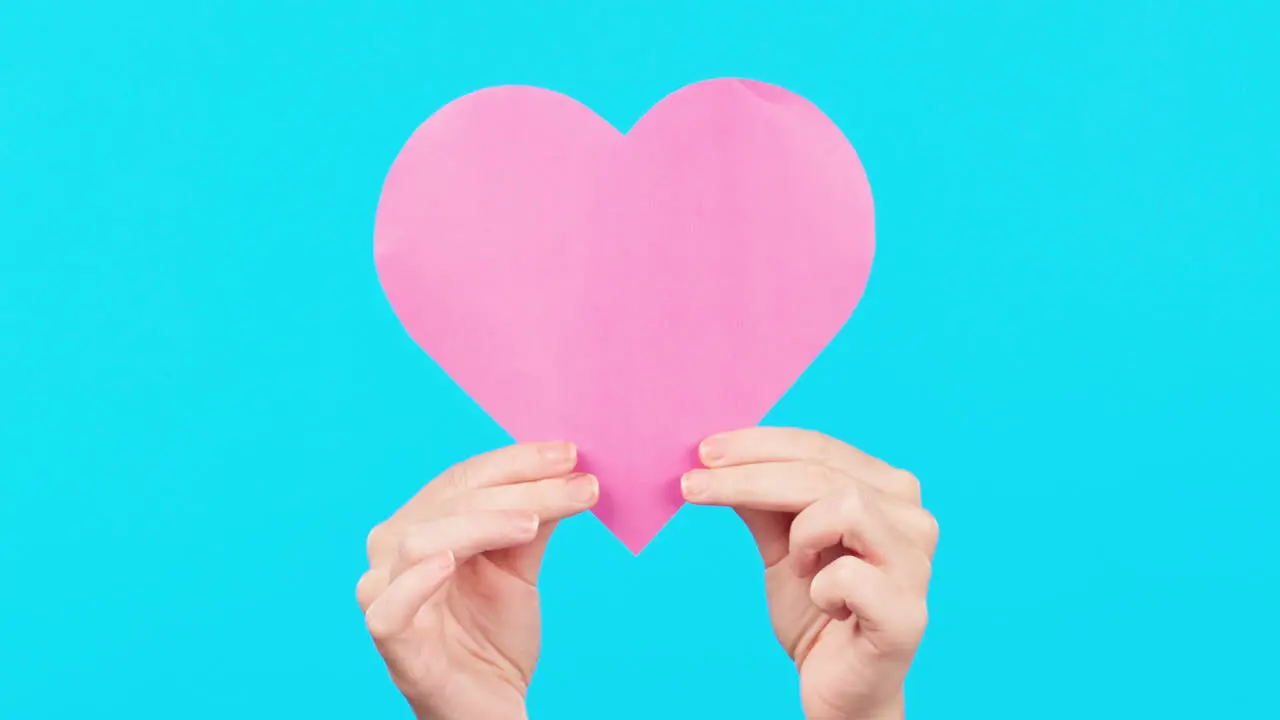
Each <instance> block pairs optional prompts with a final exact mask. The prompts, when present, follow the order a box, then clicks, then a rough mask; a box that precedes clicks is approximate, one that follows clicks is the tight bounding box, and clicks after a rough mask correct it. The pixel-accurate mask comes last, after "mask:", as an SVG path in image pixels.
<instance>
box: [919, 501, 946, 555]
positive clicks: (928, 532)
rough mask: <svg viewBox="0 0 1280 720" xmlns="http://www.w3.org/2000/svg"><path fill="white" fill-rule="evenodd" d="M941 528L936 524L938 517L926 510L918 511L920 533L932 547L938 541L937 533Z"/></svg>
mask: <svg viewBox="0 0 1280 720" xmlns="http://www.w3.org/2000/svg"><path fill="white" fill-rule="evenodd" d="M939 533H941V528H940V527H939V526H938V518H936V517H934V516H933V513H931V512H929V511H928V510H921V511H920V534H921V536H922V537H923V538H924V540H926V541H927V542H928V543H929V546H930V547H932V546H934V545H936V544H937V543H938V535H939Z"/></svg>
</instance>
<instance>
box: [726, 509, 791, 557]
mask: <svg viewBox="0 0 1280 720" xmlns="http://www.w3.org/2000/svg"><path fill="white" fill-rule="evenodd" d="M736 512H737V513H738V517H740V518H742V522H743V524H745V525H746V526H747V530H749V531H751V537H753V538H755V541H756V547H757V548H759V549H760V559H761V560H763V561H764V566H765V567H766V568H770V567H773V566H774V565H777V564H778V563H779V562H781V561H782V559H783V558H785V557H786V556H787V553H788V552H789V548H790V545H791V540H790V536H791V521H792V520H793V519H795V516H794V515H792V514H790V513H780V512H773V511H769V510H745V509H737V510H736Z"/></svg>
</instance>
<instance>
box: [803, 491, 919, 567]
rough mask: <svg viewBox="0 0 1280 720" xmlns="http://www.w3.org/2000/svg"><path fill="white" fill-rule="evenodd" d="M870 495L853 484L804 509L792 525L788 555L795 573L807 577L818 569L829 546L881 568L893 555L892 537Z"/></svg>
mask: <svg viewBox="0 0 1280 720" xmlns="http://www.w3.org/2000/svg"><path fill="white" fill-rule="evenodd" d="M874 503H875V499H874V496H872V494H871V493H865V492H863V491H862V489H861V488H859V487H858V486H857V485H856V484H855V485H850V486H849V487H847V488H845V489H844V490H843V491H841V492H836V493H832V494H830V495H827V496H825V497H823V498H822V499H820V500H818V501H817V502H815V503H813V504H812V505H810V506H809V507H807V508H805V509H804V510H803V511H802V512H801V513H800V514H799V515H797V516H796V519H795V521H794V522H793V523H791V539H790V544H789V550H790V555H791V556H792V558H793V562H794V563H795V568H796V572H797V573H798V574H799V575H800V576H801V577H808V576H809V575H812V574H813V573H815V572H817V570H818V567H817V566H818V558H819V556H820V555H822V553H823V552H824V551H825V550H828V549H830V548H832V547H838V548H842V549H844V550H847V551H849V552H852V553H855V554H857V555H858V556H859V557H861V558H863V559H864V560H866V561H867V562H869V563H871V564H872V565H875V566H881V565H883V564H884V563H885V560H886V558H887V557H888V556H889V555H890V554H891V553H892V552H893V548H892V547H891V546H892V544H893V540H894V539H896V538H892V536H891V535H890V534H889V532H888V531H887V528H886V527H885V523H884V519H883V517H882V516H881V514H880V512H879V509H878V508H876V507H875V506H874Z"/></svg>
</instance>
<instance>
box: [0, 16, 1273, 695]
mask: <svg viewBox="0 0 1280 720" xmlns="http://www.w3.org/2000/svg"><path fill="white" fill-rule="evenodd" d="M1272 5H1273V4H1272V3H1265V2H1262V1H1261V0H1259V1H1258V2H1256V3H1253V4H1251V5H1250V4H1246V3H1244V2H1228V1H1226V0H1221V1H1219V2H1207V1H1205V2H1176V3H1175V2H1158V1H1156V0H1148V1H1145V2H1140V1H1138V0H1105V1H1104V0H1076V1H1075V2H1069V3H1068V2H1030V1H1026V2H1017V1H1014V0H1007V1H1004V2H996V1H994V0H983V1H979V0H971V1H969V2H947V1H944V0H934V1H932V2H925V1H923V0H898V1H896V2H884V1H880V2H870V1H859V2H852V1H850V0H841V1H832V2H804V1H802V0H795V1H794V2H772V3H760V2H731V1H730V0H719V1H714V2H713V1H705V2H694V1H692V0H650V1H649V2H627V3H618V2H578V3H572V2H567V1H565V0H544V1H542V2H529V1H528V0H523V1H520V2H497V1H487V2H486V1H481V0H476V1H474V2H467V1H455V2H427V1H425V0H418V1H416V2H348V3H329V4H325V3H317V2H301V1H300V0H289V1H284V0H277V1H273V2H262V1H259V2H249V1H248V0H240V1H231V0H225V1H223V2H214V1H206V2H196V1H194V0H189V1H185V2H175V1H173V0H169V1H166V2H160V1H154V2H143V1H141V0H117V1H116V2H85V1H80V2H59V3H53V2H37V1H36V0H5V1H4V2H2V3H0V572H2V575H0V578H2V579H0V718H4V719H5V720H9V719H13V720H28V719H32V720H34V719H43V718H49V719H57V720H62V719H67V720H70V719H73V718H74V719H77V720H79V719H82V718H107V717H110V718H115V717H120V718H131V719H134V720H159V719H160V718H174V717H180V718H186V719H188V720H199V719H202V718H229V717H230V718H242V719H244V720H250V719H256V718H264V719H266V718H271V719H278V718H307V719H309V720H323V719H327V718H334V719H339V718H340V719H344V720H346V719H351V718H359V719H360V720H374V719H380V718H404V717H407V711H406V710H405V708H404V707H403V705H402V702H401V700H400V699H399V697H398V696H397V694H396V693H395V691H394V689H393V688H392V686H391V685H390V683H389V681H388V680H387V679H386V677H385V673H384V670H383V669H382V667H381V665H380V663H379V661H378V658H377V656H376V655H375V654H374V651H373V649H372V647H371V645H370V643H369V642H368V641H367V639H366V637H365V635H364V632H363V628H362V625H361V618H360V615H359V612H358V610H357V608H356V605H355V601H354V594H353V588H354V584H355V581H356V578H357V577H358V576H359V574H360V573H361V571H362V569H363V567H362V564H363V563H364V557H363V552H364V548H363V543H364V536H365V533H366V532H367V530H368V529H369V528H370V527H371V526H372V525H373V524H374V523H376V522H377V521H379V520H380V519H382V518H383V517H384V516H385V515H386V514H388V513H389V512H391V511H392V510H393V509H394V508H395V507H396V506H397V505H398V504H399V503H400V502H401V501H402V500H404V499H405V498H407V497H408V496H409V495H410V494H411V493H412V492H414V490H415V489H417V488H418V487H419V486H420V485H421V484H422V483H424V482H425V481H426V480H428V479H429V478H431V477H432V476H433V475H434V474H435V473H437V472H439V471H440V470H442V469H443V468H445V467H446V466H447V465H449V464H451V463H453V462H455V461H457V460H460V459H462V458H464V457H466V456H468V455H470V454H472V453H475V452H477V451H480V450H484V449H488V448H492V447H495V446H498V445H500V444H503V443H504V442H506V438H505V437H504V436H503V434H502V432H501V431H500V430H499V429H498V428H497V427H496V426H495V425H494V424H493V423H492V422H491V421H490V420H489V419H487V418H486V416H485V415H484V414H483V413H482V412H481V411H480V410H479V409H478V408H477V407H476V406H475V405H474V404H472V403H471V402H470V401H469V400H468V399H467V398H466V397H465V396H464V395H463V394H461V393H460V392H459V391H458V390H457V389H456V388H455V387H454V386H453V385H452V384H451V383H450V382H449V381H448V380H447V379H446V378H445V377H444V376H443V375H442V373H441V372H440V371H439V370H438V368H436V367H435V366H434V365H433V364H432V363H431V362H430V361H429V359H428V358H427V357H426V356H425V355H424V354H423V353H422V352H421V351H420V350H419V349H418V348H417V347H416V346H414V345H413V344H412V342H411V341H410V340H409V339H408V337H407V336H406V335H405V333H404V332H403V331H402V329H401V328H400V326H399V325H398V323H397V321H396V319H395V317H394V316H393V315H392V313H391V311H390V309H389V307H388V305H387V303H386V301H385V299H384V298H383V296H382V293H381V290H380V288H379V286H378V282H377V279H376V277H375V274H374V270H373V264H372V229H373V213H374V207H375V204H376V202H377V198H378V192H379V189H380V185H381V182H382V179H383V176H384V174H385V172H386V170H387V168H388V167H389V165H390V163H391V161H392V159H393V157H394V156H395V153H396V152H397V150H398V149H399V147H400V145H401V144H402V143H403V142H404V140H405V139H406V138H407V137H408V136H409V134H410V133H411V132H412V131H413V129H414V128H415V127H416V126H417V125H418V124H419V123H420V122H421V121H422V120H424V119H425V118H426V117H427V116H428V115H429V114H430V113H431V112H433V111H434V110H435V109H436V108H438V107H439V106H441V105H443V104H444V103H446V102H448V101H449V100H451V99H453V98H454V97H456V96H458V95H461V94H464V93H466V92H469V91H471V90H474V89H477V88H480V87H484V86H489V85H496V84H504V83H529V84H536V85H541V86H544V87H548V88H551V89H554V90H558V91H561V92H564V93H568V94H570V95H573V96H574V97H576V98H578V99H580V100H582V101H583V102H585V103H587V104H588V105H590V106H592V107H593V108H595V109H596V110H597V111H598V112H600V113H601V114H602V115H603V116H605V117H606V118H607V119H609V120H611V121H612V122H614V123H615V124H616V125H618V126H619V127H622V128H626V127H629V126H630V125H631V124H632V123H633V122H634V121H635V120H636V119H637V118H638V117H639V116H640V115H642V114H643V113H644V112H645V110H646V109H647V108H648V107H649V106H650V105H651V104H653V103H654V102H656V101H657V100H658V99H660V98H661V97H662V96H663V95H665V94H666V93H668V92H670V91H672V90H675V89H676V88H679V87H681V86H683V85H685V84H688V83H690V82H694V81H697V80H702V79H706V78H711V77H718V76H745V77H750V78H755V79H759V80H765V81H768V82H773V83H777V84H780V85H783V86H785V87H788V88H790V89H792V90H794V91H796V92H799V93H801V94H803V95H805V96H807V97H809V98H810V99H812V100H813V101H814V102H816V103H817V104H818V105H819V106H820V107H822V108H823V109H824V110H826V111H827V113H828V114H829V115H830V116H831V117H832V118H833V119H834V120H835V121H836V122H837V123H838V124H839V125H840V126H841V127H842V128H843V129H844V130H845V132H846V134H847V135H848V137H849V138H850V139H851V140H852V142H853V143H854V145H855V146H856V147H857V149H858V151H859V152H860V153H861V155H862V157H863V160H864V162H865V165H866V168H867V171H868V174H869V176H870V178H871V183H872V187H873V188H874V191H875V194H876V199H877V216H878V218H877V219H878V228H879V247H878V255H877V258H876V263H875V268H874V270H873V273H872V280H871V284H870V286H869V288H868V292H867V295H866V299H865V301H864V302H863V304H862V306H861V307H860V308H859V309H858V311H857V313H856V314H855V317H854V320H853V321H852V322H851V323H850V325H849V326H848V327H847V328H846V330H845V331H844V333H843V334H842V335H841V336H840V337H839V339H838V340H837V341H836V342H835V344H834V345H832V346H831V347H830V349H829V350H828V351H827V352H826V353H825V354H824V355H823V356H822V357H821V358H820V359H819V361H818V362H817V363H816V364H815V366H814V367H813V369H812V371H811V372H809V373H808V374H807V375H806V376H805V377H804V378H803V380H802V381H801V382H800V383H799V385H798V386H797V387H796V388H795V389H794V391H793V392H792V393H791V394H790V395H788V396H787V397H786V399H785V400H784V401H783V402H782V403H781V404H780V405H779V406H778V407H777V408H776V410H775V411H774V412H773V413H772V415H771V416H770V418H769V421H770V422H771V423H775V424H795V425H802V426H807V427H813V428H817V429H820V430H824V431H827V432H830V433H833V434H835V435H837V436H839V437H841V438H843V439H846V440H848V441H850V442H853V443H855V444H857V445H859V446H861V447H863V448H865V449H866V450H868V451H870V452H872V453H875V454H878V455H880V456H882V457H884V458H885V459H887V460H889V461H891V462H893V463H895V464H898V465H901V466H904V467H907V468H910V469H912V470H914V471H915V472H916V473H917V474H918V475H919V476H920V477H921V478H922V480H923V483H924V485H925V498H926V502H927V504H928V506H929V507H930V508H931V509H933V510H934V511H935V513H936V514H937V516H938V517H939V518H940V520H941V524H942V529H943V540H942V546H941V550H940V553H939V555H938V558H937V564H936V577H935V587H934V589H933V592H932V595H931V599H932V605H933V621H932V624H931V627H930V630H929V634H928V637H927V639H926V642H925V644H924V646H923V648H922V649H921V652H920V656H919V658H918V661H917V663H916V666H915V669H914V670H913V673H912V676H911V678H910V681H909V704H910V716H911V718H912V720H929V719H937V720H944V719H947V720H950V719H954V718H983V719H984V720H991V719H994V718H1010V719H1012V718H1019V719H1022V718H1064V719H1068V718H1069V719H1071V720H1079V719H1080V718H1135V717H1153V718H1154V717H1159V718H1207V717H1223V718H1227V717H1255V718H1256V717H1274V716H1276V713H1280V711H1278V710H1277V709H1276V705H1277V701H1276V699H1275V698H1276V686H1275V677H1276V675H1277V671H1278V670H1280V660H1277V649H1276V648H1277V643H1280V622H1278V621H1277V617H1276V616H1277V611H1280V564H1278V563H1277V562H1276V560H1275V553H1276V551H1277V550H1278V549H1280V533H1278V532H1277V523H1276V520H1275V513H1276V506H1277V503H1278V501H1280V472H1278V471H1277V464H1278V463H1280V409H1278V408H1280V381H1277V372H1278V369H1280V352H1278V346H1280V338H1278V336H1280V330H1278V329H1277V326H1278V325H1280V291H1278V289H1277V285H1278V284H1280V281H1278V273H1280V232H1278V230H1280V223H1278V222H1277V219H1276V218H1277V214H1276V208H1277V204H1278V202H1280V193H1278V192H1277V189H1278V188H1280V182H1278V181H1277V178H1276V176H1275V173H1276V168H1277V161H1278V160H1280V152H1278V150H1277V147H1278V146H1277V142H1276V139H1275V138H1276V128H1277V127H1280V107H1278V105H1280V101H1278V100H1277V97H1278V93H1277V90H1276V87H1277V85H1276V83H1277V81H1276V77H1277V71H1278V70H1280V63H1278V62H1277V59H1278V56H1277V52H1276V51H1275V50H1273V49H1272V48H1271V47H1269V46H1270V45H1272V44H1273V43H1274V42H1275V40H1274V34H1275V30H1274V28H1275V27H1276V19H1277V18H1276V13H1275V11H1272V10H1269V8H1270V7H1271V6H1272ZM757 563H758V561H757V558H756V555H755V550H754V549H753V547H752V546H751V545H750V542H749V537H748V535H747V534H746V532H745V531H744V530H743V529H742V528H741V527H740V525H739V524H738V523H737V522H736V520H735V518H734V517H733V516H732V514H730V513H728V512H725V511H716V510H699V509H686V510H685V511H683V512H681V513H680V514H679V515H678V516H677V518H676V519H675V520H674V521H673V523H672V524H671V525H670V526H669V527H668V529H667V531H666V532H664V533H663V534H662V535H660V536H659V538H658V539H657V540H656V541H655V542H654V543H653V545H652V546H650V548H649V549H648V550H647V551H645V552H644V553H643V554H642V555H641V556H640V557H639V558H632V557H631V556H630V555H629V554H628V553H627V551H626V550H624V549H623V547H622V546H621V545H620V544H619V543H617V542H616V541H614V540H613V539H612V538H611V537H610V536H609V535H608V534H607V533H606V532H605V531H604V530H603V529H602V528H601V526H600V525H599V524H598V523H597V522H596V521H595V520H594V519H592V518H583V519H580V520H577V521H574V522H570V523H568V524H566V525H565V526H564V527H563V529H562V530H561V531H560V532H559V534H558V536H557V537H556V539H555V540H554V542H553V544H552V548H551V553H550V557H549V560H548V566H547V569H546V573H545V583H544V590H545V605H546V649H545V654H544V657H543V661H542V664H541V666H540V669H539V671H538V675H537V677H536V681H535V688H534V691H533V695H532V698H531V706H532V713H533V717H534V718H535V720H537V719H539V718H543V719H548V720H550V719H556V720H573V719H578V718H581V719H583V720H586V719H588V718H591V719H596V718H600V719H606V720H629V719H633V718H634V719H637V720H639V719H646V720H647V719H649V718H655V717H662V718H672V719H673V720H674V719H677V718H739V717H742V718H761V719H762V720H766V719H768V720H773V719H779V720H781V719H790V720H799V719H800V717H801V714H800V712H799V709H798V705H797V699H796V687H795V678H794V675H793V671H792V670H791V669H790V666H789V662H788V660H787V659H786V658H785V657H783V655H782V654H781V652H780V651H779V650H778V649H777V648H776V646H775V644H774V641H773V639H772V636H771V634H770V630H769V628H768V625H767V620H766V614H765V607H764V604H763V598H762V596H761V583H760V577H759V573H758V570H759V568H758V566H757Z"/></svg>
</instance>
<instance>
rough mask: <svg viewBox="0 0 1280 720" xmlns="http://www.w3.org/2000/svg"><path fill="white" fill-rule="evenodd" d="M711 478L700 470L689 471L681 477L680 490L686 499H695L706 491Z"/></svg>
mask: <svg viewBox="0 0 1280 720" xmlns="http://www.w3.org/2000/svg"><path fill="white" fill-rule="evenodd" d="M709 482H710V478H708V477H707V474H706V473H704V472H702V471H700V470H693V471H691V472H687V473H685V474H684V476H683V477H681V478H680V492H681V493H683V494H684V496H685V499H693V498H696V497H698V496H699V495H701V494H702V493H704V492H706V490H707V484H708V483H709Z"/></svg>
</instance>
